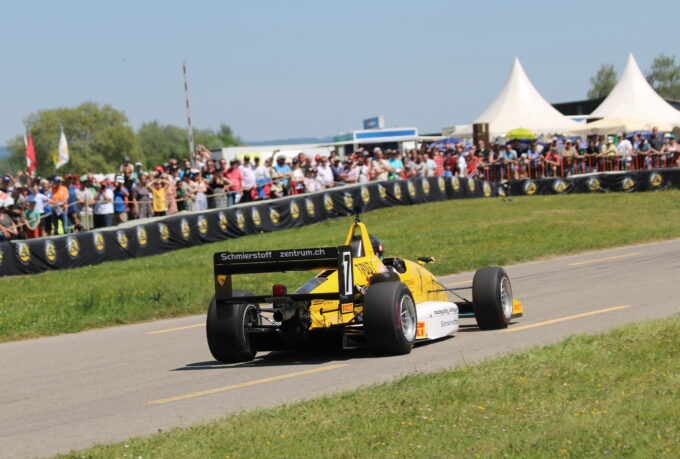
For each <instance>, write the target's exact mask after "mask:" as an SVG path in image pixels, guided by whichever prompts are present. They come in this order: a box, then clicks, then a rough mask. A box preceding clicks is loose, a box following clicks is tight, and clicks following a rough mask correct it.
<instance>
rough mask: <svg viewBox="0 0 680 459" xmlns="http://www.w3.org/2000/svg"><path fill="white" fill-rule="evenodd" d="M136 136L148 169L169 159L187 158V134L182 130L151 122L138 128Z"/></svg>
mask: <svg viewBox="0 0 680 459" xmlns="http://www.w3.org/2000/svg"><path fill="white" fill-rule="evenodd" d="M137 136H138V137H139V144H140V145H141V147H142V151H144V154H145V155H146V158H147V162H148V164H147V165H148V166H149V167H153V166H157V165H159V164H163V163H164V162H166V161H167V160H168V159H170V158H175V159H179V158H188V157H189V144H188V142H187V133H186V131H185V130H184V129H182V128H179V127H177V126H172V125H169V124H168V125H165V126H164V125H161V124H159V123H158V121H151V122H150V123H144V124H142V125H141V126H140V128H139V130H138V131H137Z"/></svg>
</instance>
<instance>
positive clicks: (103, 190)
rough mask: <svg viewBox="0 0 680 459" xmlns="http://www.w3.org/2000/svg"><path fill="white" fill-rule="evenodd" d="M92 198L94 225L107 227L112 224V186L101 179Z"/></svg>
mask: <svg viewBox="0 0 680 459" xmlns="http://www.w3.org/2000/svg"><path fill="white" fill-rule="evenodd" d="M94 200H95V204H94V227H95V228H107V227H109V226H111V225H113V187H112V186H110V185H108V184H107V183H106V181H105V180H102V182H101V183H100V184H99V189H98V190H97V194H96V196H95V198H94Z"/></svg>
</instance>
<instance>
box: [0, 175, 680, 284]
mask: <svg viewBox="0 0 680 459" xmlns="http://www.w3.org/2000/svg"><path fill="white" fill-rule="evenodd" d="M668 187H675V188H680V169H659V170H648V171H634V172H627V173H616V174H614V173H601V174H593V175H587V176H586V175H584V176H577V177H569V178H548V179H536V180H520V181H513V182H508V184H507V186H501V185H499V184H497V183H493V182H486V181H480V180H473V179H469V178H459V177H426V178H414V179H408V180H394V181H385V182H370V183H365V184H360V185H351V186H344V187H339V188H333V189H329V190H325V191H321V192H317V193H310V194H300V195H295V196H290V197H286V198H280V199H274V200H266V201H256V202H253V203H248V204H241V205H237V206H233V207H229V208H224V209H212V210H208V211H204V212H200V213H180V214H176V215H173V216H169V217H165V218H162V219H158V220H155V221H152V222H148V223H140V224H139V225H136V226H131V227H126V228H110V229H101V230H93V231H87V232H82V233H75V234H70V235H64V236H58V237H51V238H40V239H30V240H22V241H11V242H2V243H0V277H3V276H16V275H22V274H34V273H39V272H43V271H48V270H54V269H68V268H76V267H79V266H89V265H95V264H99V263H103V262H106V261H112V260H125V259H129V258H137V257H145V256H149V255H158V254H161V253H165V252H169V251H171V250H177V249H181V248H185V247H192V246H195V245H199V244H205V243H208V242H217V241H223V240H226V239H233V238H237V237H240V236H245V235H249V234H258V233H262V232H269V231H278V230H283V229H288V228H295V227H298V226H304V225H309V224H312V223H316V222H320V221H323V220H327V219H330V218H335V217H339V216H346V215H351V214H352V213H353V209H354V208H355V207H360V208H361V209H362V212H367V211H370V210H374V209H382V208H385V207H392V206H399V205H412V204H422V203H427V202H435V201H443V200H449V199H463V198H480V197H494V196H499V195H500V196H503V195H506V194H511V195H513V196H520V195H534V194H562V193H598V192H607V191H624V192H632V191H649V190H659V189H664V188H668Z"/></svg>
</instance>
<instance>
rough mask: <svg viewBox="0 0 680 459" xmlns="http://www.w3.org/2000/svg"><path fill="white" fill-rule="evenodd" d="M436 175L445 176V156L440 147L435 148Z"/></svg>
mask: <svg viewBox="0 0 680 459" xmlns="http://www.w3.org/2000/svg"><path fill="white" fill-rule="evenodd" d="M433 159H434V176H435V177H443V176H444V157H443V156H442V152H441V151H439V150H438V149H435V150H434V158H433Z"/></svg>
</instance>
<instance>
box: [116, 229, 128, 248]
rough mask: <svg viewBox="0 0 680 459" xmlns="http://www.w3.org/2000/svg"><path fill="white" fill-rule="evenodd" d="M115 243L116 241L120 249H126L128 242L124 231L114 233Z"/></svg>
mask: <svg viewBox="0 0 680 459" xmlns="http://www.w3.org/2000/svg"><path fill="white" fill-rule="evenodd" d="M116 241H118V245H119V246H120V247H121V248H123V249H127V246H128V242H129V241H128V237H127V234H125V231H123V230H118V231H116Z"/></svg>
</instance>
